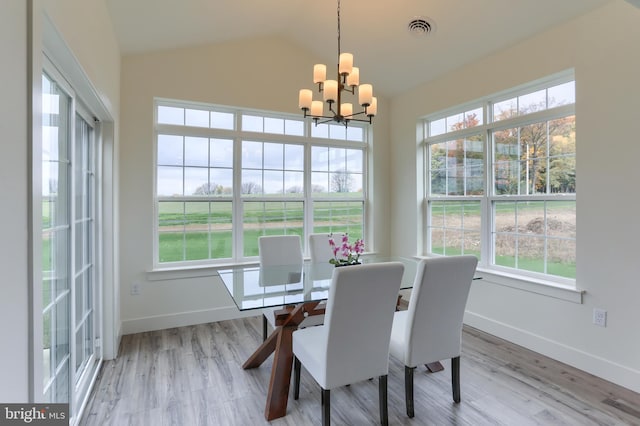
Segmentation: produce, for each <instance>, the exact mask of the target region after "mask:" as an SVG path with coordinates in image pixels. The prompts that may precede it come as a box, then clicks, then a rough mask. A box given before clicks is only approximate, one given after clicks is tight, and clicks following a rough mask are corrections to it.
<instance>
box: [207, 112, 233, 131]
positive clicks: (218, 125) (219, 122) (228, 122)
mask: <svg viewBox="0 0 640 426" xmlns="http://www.w3.org/2000/svg"><path fill="white" fill-rule="evenodd" d="M233 118H234V115H233V114H232V113H230V112H218V111H211V128H212V129H227V130H233V129H234V128H235V126H234V124H233Z"/></svg>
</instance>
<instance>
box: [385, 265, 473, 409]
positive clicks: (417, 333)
mask: <svg viewBox="0 0 640 426" xmlns="http://www.w3.org/2000/svg"><path fill="white" fill-rule="evenodd" d="M477 264H478V259H477V258H476V257H475V256H448V257H437V258H429V259H424V260H422V261H420V263H419V265H418V268H417V271H416V278H415V282H414V285H413V290H412V292H411V298H410V299H409V308H408V310H406V311H399V312H396V313H395V316H394V320H393V328H392V331H391V343H390V345H389V351H390V354H391V356H393V357H394V358H397V359H398V360H400V361H401V362H403V363H404V365H405V400H406V409H407V415H408V416H409V417H413V416H414V405H413V371H414V370H415V368H416V367H417V366H418V365H420V364H428V363H432V362H437V361H440V360H444V359H448V358H450V359H451V381H452V389H453V400H454V401H455V402H460V352H461V340H462V318H463V316H464V309H465V305H466V303H467V297H468V295H469V288H470V287H471V281H472V280H473V275H474V273H475V271H476V266H477Z"/></svg>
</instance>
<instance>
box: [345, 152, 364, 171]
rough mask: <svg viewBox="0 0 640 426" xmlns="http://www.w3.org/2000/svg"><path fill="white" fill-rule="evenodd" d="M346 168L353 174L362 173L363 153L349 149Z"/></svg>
mask: <svg viewBox="0 0 640 426" xmlns="http://www.w3.org/2000/svg"><path fill="white" fill-rule="evenodd" d="M345 151H346V157H347V158H346V168H347V170H349V171H350V172H353V173H362V163H363V161H362V151H361V150H359V149H347V150H345Z"/></svg>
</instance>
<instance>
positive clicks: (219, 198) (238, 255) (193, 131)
mask: <svg viewBox="0 0 640 426" xmlns="http://www.w3.org/2000/svg"><path fill="white" fill-rule="evenodd" d="M160 106H168V107H176V108H184V109H200V110H202V109H205V110H209V111H217V112H224V113H231V114H233V123H234V126H233V127H234V129H233V130H230V129H224V128H209V127H199V126H187V125H179V124H164V123H158V108H159V107H160ZM243 115H249V116H260V117H262V118H275V119H282V120H294V121H301V122H302V124H303V134H302V135H301V136H298V135H291V134H284V133H283V134H280V133H267V132H266V131H263V132H260V131H250V130H242V118H243ZM263 126H266V125H265V124H264V123H263ZM286 126H287V125H286V124H285V125H284V128H285V132H286ZM352 126H353V127H360V128H362V132H361V133H362V141H356V140H353V135H351V139H349V137H350V134H349V133H348V132H345V140H340V139H331V138H328V137H324V136H319V137H314V136H312V129H313V127H314V124H313V123H312V122H311V121H310V120H304V119H303V118H302V117H300V116H299V115H294V114H286V113H279V112H274V111H262V110H255V109H248V108H241V107H230V106H223V105H216V104H206V103H199V102H193V101H184V100H176V99H166V98H154V104H153V137H154V143H153V160H152V161H153V224H152V226H153V260H152V265H153V267H152V271H168V270H185V269H187V270H188V269H200V268H206V267H219V266H226V265H233V264H243V263H254V262H256V261H257V259H258V257H257V255H256V256H244V251H245V250H244V244H243V238H244V228H243V217H244V207H245V204H246V203H252V202H255V203H269V202H296V203H297V202H302V204H303V210H302V214H303V224H302V229H303V231H302V235H301V239H302V241H303V248H304V250H305V252H306V251H308V249H307V244H306V241H307V239H308V235H309V234H311V233H313V232H314V231H313V229H314V222H313V204H314V203H315V202H318V201H336V202H339V201H346V202H359V203H361V205H362V218H361V220H362V234H363V235H366V233H367V229H368V225H367V221H366V219H367V217H368V215H367V211H366V209H367V204H368V203H367V199H368V188H367V185H368V178H367V170H368V165H367V163H368V157H369V154H368V153H369V149H370V146H369V145H370V141H371V140H372V138H371V129H370V128H369V126H367V125H365V124H362V125H361V124H359V123H349V127H352ZM263 130H264V127H263ZM159 135H176V136H183V137H204V138H209V139H214V138H216V139H230V140H232V141H233V169H232V174H233V177H232V179H233V192H232V193H231V194H225V195H216V196H215V197H214V196H203V195H184V194H183V195H181V196H159V195H158V149H159V147H158V140H159V139H158V138H159ZM243 142H262V143H277V144H283V145H289V144H292V145H300V146H302V147H303V155H304V160H303V161H304V166H303V180H304V182H303V193H302V194H295V195H293V196H292V195H288V194H287V193H286V192H285V193H283V194H281V195H280V194H265V193H262V194H258V195H251V196H246V194H242V189H241V186H242V185H241V182H242V172H243V168H242V144H243ZM316 146H319V147H329V148H333V147H335V148H340V149H356V150H359V151H362V192H361V194H359V195H358V196H349V197H336V196H335V194H336V193H333V192H331V191H330V188H327V189H328V192H327V193H323V194H321V195H319V194H318V193H312V192H311V183H312V182H311V173H312V169H311V150H312V147H316ZM183 150H184V148H183ZM183 152H184V151H183ZM181 167H182V169H183V170H184V168H185V164H184V160H183V164H182V166H181ZM208 167H210V166H208ZM263 170H267V169H264V168H263ZM283 170H286V165H284V166H283ZM183 182H184V175H183ZM209 183H210V182H209ZM332 194H333V195H332ZM168 201H175V202H183V203H184V202H193V201H197V202H208V203H215V202H231V203H232V207H231V209H232V213H231V215H232V224H231V226H232V238H231V240H232V249H231V256H230V257H229V258H207V259H199V260H181V261H165V262H161V261H160V240H159V238H160V220H159V219H160V216H159V213H160V211H159V206H160V203H161V202H168ZM183 235H184V234H183ZM183 250H184V249H183Z"/></svg>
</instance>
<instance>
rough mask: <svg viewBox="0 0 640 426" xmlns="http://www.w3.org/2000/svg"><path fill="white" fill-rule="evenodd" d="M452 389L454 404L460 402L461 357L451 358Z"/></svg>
mask: <svg viewBox="0 0 640 426" xmlns="http://www.w3.org/2000/svg"><path fill="white" fill-rule="evenodd" d="M451 387H452V388H453V402H460V357H459V356H457V357H455V358H451Z"/></svg>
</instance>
